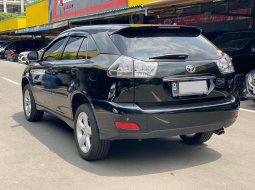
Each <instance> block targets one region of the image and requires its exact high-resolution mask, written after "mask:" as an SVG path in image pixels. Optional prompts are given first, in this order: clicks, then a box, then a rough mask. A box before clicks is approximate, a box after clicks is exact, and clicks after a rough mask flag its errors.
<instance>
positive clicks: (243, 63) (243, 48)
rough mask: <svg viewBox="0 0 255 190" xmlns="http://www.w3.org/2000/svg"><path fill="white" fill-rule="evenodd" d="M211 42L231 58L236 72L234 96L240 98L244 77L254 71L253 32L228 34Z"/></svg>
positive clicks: (254, 38)
mask: <svg viewBox="0 0 255 190" xmlns="http://www.w3.org/2000/svg"><path fill="white" fill-rule="evenodd" d="M213 42H214V44H216V45H217V46H218V47H219V48H220V49H221V50H222V51H224V52H225V53H227V54H228V55H229V56H230V57H231V58H232V62H233V65H234V68H235V72H236V79H235V88H234V94H237V95H239V96H242V93H243V88H244V81H245V75H247V74H248V73H249V72H250V71H251V70H253V69H255V32H252V31H240V32H228V33H224V34H221V35H219V36H218V37H217V38H216V39H215V40H213Z"/></svg>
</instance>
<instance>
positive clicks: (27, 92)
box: [23, 84, 44, 122]
mask: <svg viewBox="0 0 255 190" xmlns="http://www.w3.org/2000/svg"><path fill="white" fill-rule="evenodd" d="M23 111H24V115H25V117H26V119H27V120H28V121H30V122H34V121H40V120H42V118H43V114H44V112H43V111H39V110H37V109H36V103H35V99H34V96H33V93H32V91H31V88H30V86H29V85H28V84H27V85H26V86H25V87H24V89H23Z"/></svg>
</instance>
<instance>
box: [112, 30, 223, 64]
mask: <svg viewBox="0 0 255 190" xmlns="http://www.w3.org/2000/svg"><path fill="white" fill-rule="evenodd" d="M111 39H112V41H113V42H114V44H115V45H116V46H117V48H118V49H119V50H120V52H121V53H122V54H123V55H126V56H130V57H133V58H137V59H141V60H147V59H149V58H151V57H157V56H162V55H178V54H180V55H184V54H185V55H188V58H187V60H194V61H195V60H214V59H219V56H218V55H217V53H218V49H217V48H216V47H215V46H214V45H213V44H212V43H211V42H210V41H208V40H207V39H206V38H205V37H203V36H202V35H200V32H199V33H198V32H197V29H196V30H195V29H194V30H192V29H190V30H181V29H178V28H176V29H168V28H166V29H155V28H152V29H148V28H143V29H134V30H126V31H121V32H118V33H114V34H112V35H111Z"/></svg>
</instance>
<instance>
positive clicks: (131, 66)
mask: <svg viewBox="0 0 255 190" xmlns="http://www.w3.org/2000/svg"><path fill="white" fill-rule="evenodd" d="M28 59H29V60H30V62H31V64H30V65H29V66H28V67H27V68H26V69H25V71H24V74H23V78H22V91H23V108H24V114H25V117H26V119H27V120H28V121H38V120H40V119H42V117H43V113H44V112H48V113H51V114H53V115H55V116H57V117H59V118H60V119H62V120H64V121H65V122H66V123H67V124H68V125H69V126H70V127H72V128H74V137H75V142H76V145H77V148H78V151H79V153H80V155H81V156H82V157H83V158H84V159H86V160H97V159H102V158H104V157H105V156H106V155H107V153H108V151H109V147H110V141H112V140H118V139H147V138H160V137H170V136H176V135H180V137H181V139H182V140H183V141H184V142H186V143H189V144H198V143H203V142H205V141H207V140H209V139H210V138H211V136H212V135H213V133H216V134H218V135H219V134H223V133H224V128H227V127H229V126H230V125H232V124H233V123H234V122H235V120H236V118H237V115H238V108H239V100H238V98H235V97H234V96H232V95H231V94H230V93H229V92H231V90H232V88H233V83H234V68H233V65H232V62H231V59H230V58H229V56H228V55H226V54H224V53H223V52H221V51H220V50H219V49H217V48H216V47H215V46H214V45H213V44H212V43H210V42H209V41H208V40H207V39H205V38H204V37H203V36H202V35H201V31H200V29H198V28H194V27H185V26H168V25H112V26H111V25H107V26H84V27H78V28H72V29H69V30H67V31H65V32H63V33H61V34H60V35H59V36H58V37H57V38H56V39H55V40H54V41H53V42H52V43H51V44H49V46H48V47H47V48H46V49H45V51H44V53H43V55H42V56H41V57H40V59H38V53H37V52H30V53H29V55H28Z"/></svg>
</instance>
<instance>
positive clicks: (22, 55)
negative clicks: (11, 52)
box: [18, 48, 44, 64]
mask: <svg viewBox="0 0 255 190" xmlns="http://www.w3.org/2000/svg"><path fill="white" fill-rule="evenodd" d="M35 51H37V52H38V56H39V57H40V56H41V55H42V54H43V51H44V48H39V49H38V50H35ZM29 52H31V51H24V52H21V53H20V54H19V56H18V62H19V63H24V64H28V59H27V55H28V54H29Z"/></svg>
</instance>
